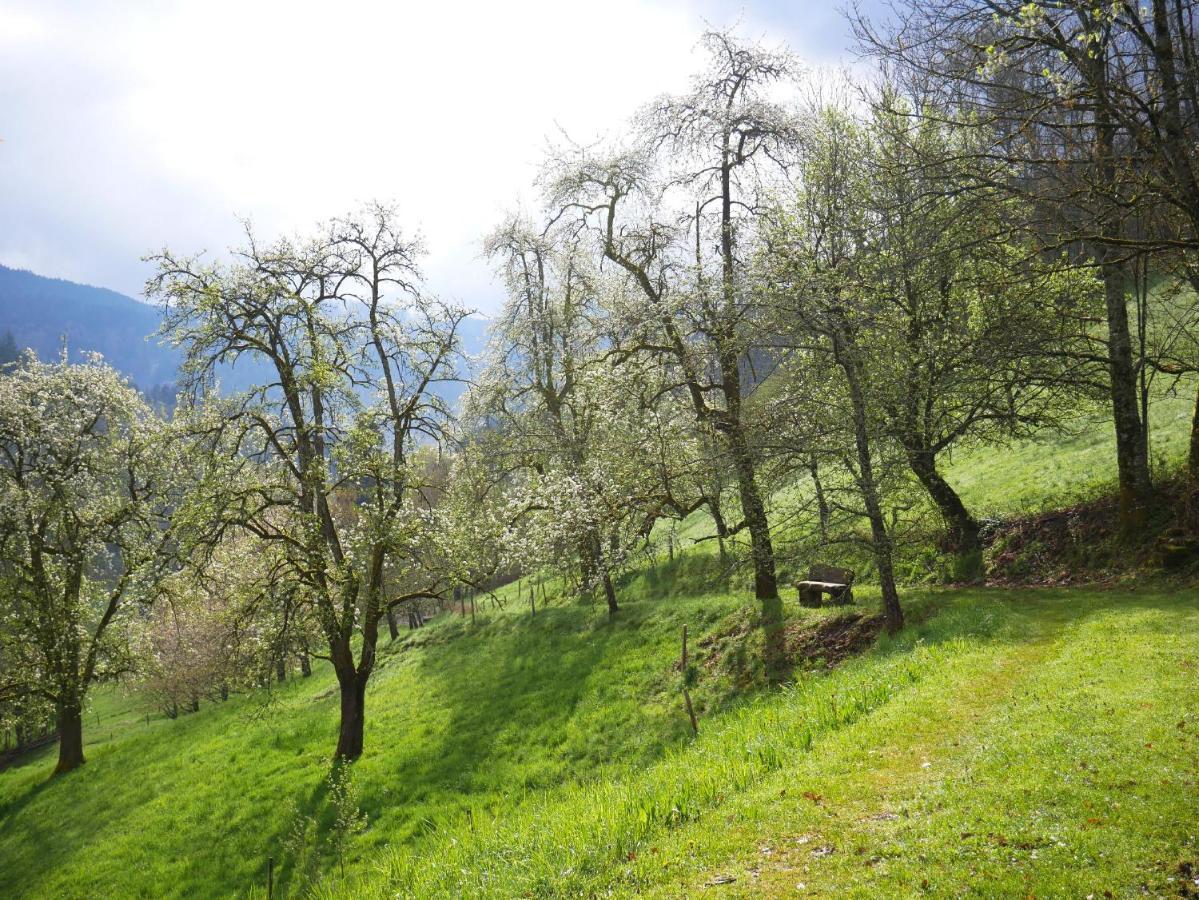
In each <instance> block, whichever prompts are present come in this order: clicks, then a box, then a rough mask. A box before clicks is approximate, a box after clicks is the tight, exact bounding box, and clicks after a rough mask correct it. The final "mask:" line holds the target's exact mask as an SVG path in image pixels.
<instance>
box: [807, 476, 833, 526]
mask: <svg viewBox="0 0 1199 900" xmlns="http://www.w3.org/2000/svg"><path fill="white" fill-rule="evenodd" d="M808 471H809V472H811V473H812V487H813V489H814V490H815V492H816V513H817V515H819V516H820V542H821V543H822V544H823V543H827V542H828V526H829V518H830V516H831V513H830V512H829V507H828V498H827V497H825V496H824V485H823V484H821V482H820V466H819V465H817V463H816V461H815V460H813V461H812V462H810V463H808Z"/></svg>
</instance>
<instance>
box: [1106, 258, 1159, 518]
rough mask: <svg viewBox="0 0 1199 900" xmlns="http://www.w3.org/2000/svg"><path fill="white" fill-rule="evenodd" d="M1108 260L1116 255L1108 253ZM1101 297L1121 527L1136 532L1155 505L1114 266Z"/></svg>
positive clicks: (1120, 279) (1119, 277) (1120, 282)
mask: <svg viewBox="0 0 1199 900" xmlns="http://www.w3.org/2000/svg"><path fill="white" fill-rule="evenodd" d="M1105 255H1106V256H1108V257H1112V256H1115V251H1112V250H1108V251H1105ZM1102 270H1103V293H1104V298H1105V300H1106V304H1107V328H1108V374H1109V376H1110V379H1111V399H1112V421H1113V423H1114V424H1115V427H1116V466H1117V470H1118V472H1119V483H1120V527H1121V530H1122V531H1123V532H1124V533H1125V534H1131V533H1133V532H1135V531H1136V530H1137V529H1138V528H1139V527H1140V526H1141V525H1142V524H1144V521H1145V512H1146V510H1147V509H1148V506H1149V502H1150V499H1151V493H1152V486H1151V481H1150V478H1149V459H1148V455H1147V453H1146V448H1145V438H1144V434H1143V430H1144V427H1145V426H1144V423H1143V422H1142V421H1141V414H1140V408H1139V405H1138V398H1137V379H1136V372H1135V370H1134V367H1133V364H1132V337H1131V335H1130V333H1129V328H1128V307H1127V306H1126V297H1125V295H1124V271H1123V268H1122V267H1121V266H1120V265H1119V264H1118V263H1114V262H1105V263H1104V265H1103V267H1102Z"/></svg>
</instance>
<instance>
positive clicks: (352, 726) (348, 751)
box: [335, 672, 366, 760]
mask: <svg viewBox="0 0 1199 900" xmlns="http://www.w3.org/2000/svg"><path fill="white" fill-rule="evenodd" d="M337 680H338V685H339V686H340V688H341V724H340V726H339V730H338V733H337V750H336V754H335V755H336V756H337V757H338V758H340V759H346V760H354V759H357V758H358V757H360V756H361V755H362V730H363V726H364V725H365V723H366V704H365V700H366V679H365V678H364V677H362V676H361V675H360V674H356V673H353V672H347V673H345V674H344V676H343V673H341V672H339V673H338V676H337Z"/></svg>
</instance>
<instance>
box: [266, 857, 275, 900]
mask: <svg viewBox="0 0 1199 900" xmlns="http://www.w3.org/2000/svg"><path fill="white" fill-rule="evenodd" d="M266 896H267V900H271V898H272V897H274V896H275V857H273V856H268V857H267V858H266Z"/></svg>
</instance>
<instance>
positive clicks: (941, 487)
mask: <svg viewBox="0 0 1199 900" xmlns="http://www.w3.org/2000/svg"><path fill="white" fill-rule="evenodd" d="M908 465H909V466H910V467H911V469H912V472H913V474H915V476H916V478H918V479H919V481H920V483H921V484H922V485H923V486H924V489H925V490H926V491H928V495H929V496H930V497H931V498H932V500H933V503H935V504H937V509H938V510H940V511H941V517H942V518H943V519H944V520H945V527H946V529H947V530H948V533H949V546H950V547H952V548H953V549H954V550H956V551H957V552H959V553H970V552H973V551H975V550H977V549H979V543H978V522H977V521H976V520H975V518H974V516H972V515H970V510H968V509H966V504H964V503H962V498H961V497H959V496H958V493H957V491H955V490H954V489H953V487H952V485H950V484H949V482H948V481H946V480H945V479H944V478H943V477H941V473H940V472H938V471H937V458H936V456H934V455H933V454H932V453H929V452H920V451H910V452H909V453H908Z"/></svg>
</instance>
